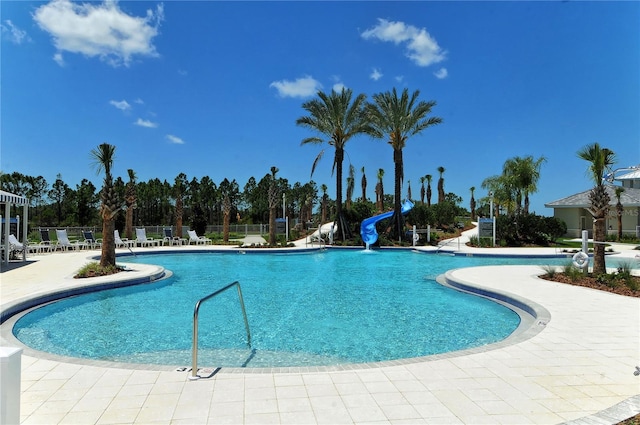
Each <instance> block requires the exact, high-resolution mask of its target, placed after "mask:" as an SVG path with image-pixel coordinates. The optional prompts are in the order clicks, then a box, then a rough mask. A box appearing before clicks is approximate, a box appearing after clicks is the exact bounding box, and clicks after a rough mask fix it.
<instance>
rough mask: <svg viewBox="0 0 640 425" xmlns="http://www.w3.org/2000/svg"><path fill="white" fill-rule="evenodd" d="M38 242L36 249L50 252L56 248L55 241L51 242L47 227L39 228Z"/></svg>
mask: <svg viewBox="0 0 640 425" xmlns="http://www.w3.org/2000/svg"><path fill="white" fill-rule="evenodd" d="M40 239H41V241H40V243H39V244H38V251H40V252H51V251H55V250H56V249H57V245H58V244H57V242H53V241H52V240H51V238H50V237H49V229H40Z"/></svg>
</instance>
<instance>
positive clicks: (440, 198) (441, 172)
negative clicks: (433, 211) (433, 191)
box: [438, 166, 445, 204]
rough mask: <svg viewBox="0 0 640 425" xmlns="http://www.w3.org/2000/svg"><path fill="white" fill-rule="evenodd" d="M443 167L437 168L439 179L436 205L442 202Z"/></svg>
mask: <svg viewBox="0 0 640 425" xmlns="http://www.w3.org/2000/svg"><path fill="white" fill-rule="evenodd" d="M444 171H445V170H444V167H442V166H440V167H438V173H440V178H438V203H439V204H440V203H442V202H444V177H443V176H442V175H443V174H444Z"/></svg>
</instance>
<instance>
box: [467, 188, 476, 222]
mask: <svg viewBox="0 0 640 425" xmlns="http://www.w3.org/2000/svg"><path fill="white" fill-rule="evenodd" d="M469 190H470V191H471V200H470V201H469V208H470V209H471V221H475V220H476V198H474V197H473V192H475V191H476V188H475V186H471V187H470V188H469Z"/></svg>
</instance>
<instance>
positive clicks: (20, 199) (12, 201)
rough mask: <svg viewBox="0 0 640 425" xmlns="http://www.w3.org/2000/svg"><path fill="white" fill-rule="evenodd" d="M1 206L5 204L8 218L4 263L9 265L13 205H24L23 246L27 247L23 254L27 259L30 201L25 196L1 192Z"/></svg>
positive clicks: (5, 232)
mask: <svg viewBox="0 0 640 425" xmlns="http://www.w3.org/2000/svg"><path fill="white" fill-rule="evenodd" d="M0 204H4V217H5V218H6V220H5V221H6V226H4V252H5V256H4V263H5V264H8V263H9V228H10V227H11V226H10V222H11V205H18V206H19V205H22V208H23V213H22V244H23V245H24V247H25V250H24V251H23V252H22V258H23V259H25V258H26V257H25V256H26V247H27V223H28V222H29V220H28V218H29V217H28V214H29V200H28V199H27V198H25V197H24V196H19V195H14V194H13V193H9V192H5V191H4V190H0Z"/></svg>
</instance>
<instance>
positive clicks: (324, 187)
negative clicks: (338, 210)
mask: <svg viewBox="0 0 640 425" xmlns="http://www.w3.org/2000/svg"><path fill="white" fill-rule="evenodd" d="M327 189H328V188H327V185H326V184H324V183H323V184H321V185H320V190H321V191H322V213H321V215H320V224H321V225H322V224H324V223H325V222H326V221H327V200H328V199H327V198H328V196H327Z"/></svg>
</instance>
